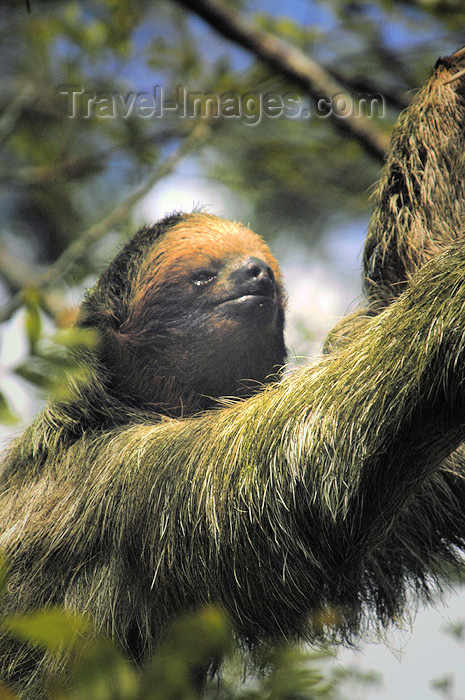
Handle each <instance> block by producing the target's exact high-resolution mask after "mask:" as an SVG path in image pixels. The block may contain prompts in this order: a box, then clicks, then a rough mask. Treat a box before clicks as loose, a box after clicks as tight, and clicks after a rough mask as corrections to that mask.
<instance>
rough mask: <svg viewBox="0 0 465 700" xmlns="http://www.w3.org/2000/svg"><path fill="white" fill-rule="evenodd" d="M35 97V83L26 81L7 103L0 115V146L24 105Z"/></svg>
mask: <svg viewBox="0 0 465 700" xmlns="http://www.w3.org/2000/svg"><path fill="white" fill-rule="evenodd" d="M36 99H37V92H36V88H35V85H33V84H32V83H26V85H25V86H24V87H23V89H22V90H21V92H20V93H19V95H18V96H17V97H16V98H15V99H14V100H13V101H12V102H11V103H10V104H9V105H8V107H7V108H6V109H5V111H4V112H3V114H2V116H1V117H0V148H2V147H3V145H4V144H5V143H6V142H7V141H8V139H9V138H10V136H11V135H12V134H13V133H14V131H15V129H16V125H17V123H18V120H19V118H20V117H21V114H22V113H23V110H24V108H25V107H26V106H28V105H30V104H32V102H34V101H35V100H36Z"/></svg>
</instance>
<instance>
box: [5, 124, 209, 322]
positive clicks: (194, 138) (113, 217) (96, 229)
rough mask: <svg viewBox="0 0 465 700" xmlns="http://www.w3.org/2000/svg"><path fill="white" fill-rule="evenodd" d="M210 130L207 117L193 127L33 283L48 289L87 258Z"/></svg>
mask: <svg viewBox="0 0 465 700" xmlns="http://www.w3.org/2000/svg"><path fill="white" fill-rule="evenodd" d="M209 133H210V129H209V126H208V122H207V121H206V120H204V121H203V122H202V121H199V122H197V124H196V125H195V127H194V128H193V129H192V131H191V132H190V134H189V135H188V136H187V137H186V138H185V139H184V140H183V141H182V143H181V144H180V145H179V147H178V148H177V149H176V151H175V152H174V153H172V154H171V155H170V156H169V157H168V158H166V160H165V161H164V162H163V163H162V164H161V165H160V166H159V167H158V168H157V169H156V170H154V171H153V172H152V173H150V175H149V176H148V177H147V178H146V179H145V180H144V182H142V183H141V184H140V185H139V186H138V187H137V188H136V189H135V190H133V191H132V192H131V194H130V195H128V197H126V199H124V200H123V201H122V202H120V203H119V204H118V205H117V206H116V207H115V208H114V209H112V211H110V213H109V214H107V215H106V216H104V217H103V219H101V220H100V221H97V222H96V223H95V224H93V225H92V226H90V228H88V229H87V231H85V232H84V233H83V234H82V236H80V238H78V239H77V240H75V241H74V242H73V243H71V245H70V246H68V248H67V249H66V250H65V251H64V252H63V253H62V254H61V255H60V257H59V258H58V259H57V260H56V261H55V262H54V263H53V264H52V265H51V266H50V267H49V268H48V269H47V270H46V271H45V272H44V273H43V274H42V275H39V276H38V277H37V278H36V279H35V280H33V279H32V280H30V285H29V286H33V287H36V288H38V289H45V288H47V287H49V286H50V285H52V284H53V283H54V282H56V281H57V280H59V279H61V278H62V277H63V275H64V274H65V273H66V272H67V271H68V270H69V268H70V267H72V265H74V264H75V263H76V262H78V261H79V260H80V259H82V258H83V257H85V255H86V253H87V252H88V250H89V246H91V245H92V244H93V243H95V242H96V241H98V240H99V239H100V238H101V237H102V236H103V235H105V233H107V232H108V231H110V230H111V229H112V228H114V227H115V226H117V225H120V224H121V223H122V222H124V221H125V220H126V219H127V218H128V217H129V215H130V214H131V211H132V209H133V207H134V205H135V204H136V203H137V202H138V201H140V200H141V199H142V197H144V196H145V195H146V194H147V193H148V192H150V190H151V189H152V188H153V187H154V185H155V184H156V183H157V182H159V181H160V180H162V179H163V178H164V177H166V176H167V175H169V174H170V173H171V172H172V171H173V170H174V168H175V167H176V165H177V164H178V163H179V161H180V160H181V159H182V158H184V156H186V155H187V153H189V151H191V150H192V149H193V148H195V147H196V146H198V145H199V144H200V143H203V142H204V141H206V139H207V138H208V135H209ZM22 303H23V293H22V291H21V292H18V293H17V294H15V295H14V296H13V297H12V298H11V299H10V300H9V301H8V303H7V304H6V305H5V306H4V307H3V309H0V323H3V322H4V321H6V320H8V319H9V318H11V316H12V315H13V313H14V312H15V311H16V310H17V309H18V308H19V307H20V306H21V305H22Z"/></svg>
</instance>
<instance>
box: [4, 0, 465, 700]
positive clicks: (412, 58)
mask: <svg viewBox="0 0 465 700" xmlns="http://www.w3.org/2000/svg"><path fill="white" fill-rule="evenodd" d="M211 5H216V6H218V7H220V8H223V9H224V10H225V13H226V14H225V15H223V17H222V20H221V21H219V19H218V17H215V15H214V13H213V15H212V13H211V12H210V14H209V9H210V10H211V7H210V6H211ZM30 8H31V11H30V13H28V12H27V3H26V2H25V1H24V0H3V2H2V4H1V6H0V66H1V69H0V70H1V77H2V80H1V81H0V210H1V229H0V323H1V324H3V327H4V328H6V329H7V331H9V332H11V328H12V324H15V327H18V324H19V325H21V327H22V334H23V337H24V339H25V340H24V347H23V349H22V352H21V353H20V354H21V357H20V358H19V359H16V360H14V361H11V360H10V365H9V367H8V372H6V371H5V369H3V370H2V379H1V380H0V421H3V422H4V423H13V422H14V421H15V419H16V417H15V412H14V410H13V409H12V407H11V401H10V400H9V398H8V396H9V394H8V392H5V391H4V390H3V388H4V385H5V384H6V379H7V374H13V375H14V376H15V377H16V380H17V381H18V382H26V386H30V387H33V386H34V387H37V388H38V389H39V390H40V391H44V392H46V393H47V394H48V395H50V393H52V395H53V394H55V395H58V396H59V397H60V398H63V397H64V396H66V390H67V389H66V387H67V385H68V380H69V378H70V375H71V377H72V378H73V379H75V377H73V372H75V368H74V367H73V365H72V364H71V363H70V361H69V357H68V353H67V351H68V350H69V349H70V348H71V349H73V348H75V347H76V346H78V347H79V346H83V347H89V346H92V343H93V342H95V338H92V337H90V336H88V335H82V334H80V333H78V332H77V331H76V330H74V329H73V328H72V322H73V320H74V319H75V308H76V300H77V299H78V298H79V296H80V295H81V294H82V290H83V289H84V288H85V287H86V286H89V285H91V284H92V281H93V279H94V278H95V275H96V274H97V272H98V271H99V270H100V269H101V268H102V267H103V265H104V264H105V262H107V261H108V260H109V259H110V258H111V256H112V255H113V253H114V252H115V250H116V249H117V248H118V247H119V246H120V245H121V244H122V243H123V242H124V241H125V240H126V239H127V238H128V237H129V236H130V235H131V233H132V232H133V231H134V228H135V226H136V225H137V224H138V223H140V211H139V210H138V206H139V205H140V204H141V202H142V201H143V199H144V197H147V195H150V193H151V192H152V189H153V188H154V187H155V186H156V185H157V184H159V183H160V182H162V181H163V180H164V179H166V178H168V177H169V176H170V175H172V174H173V173H176V172H177V168H178V167H179V165H180V163H182V162H183V160H185V159H186V158H188V162H189V168H190V170H191V172H192V173H196V174H197V177H198V181H199V185H200V183H201V184H202V187H204V186H205V183H207V184H208V182H213V183H215V185H218V184H220V185H222V186H223V187H224V192H225V193H227V195H225V196H227V197H229V198H230V200H231V201H232V202H234V205H233V212H234V214H233V215H234V216H235V217H236V218H238V219H240V218H243V219H245V220H246V221H247V222H248V223H250V226H251V227H252V228H253V229H254V230H256V231H257V232H259V233H261V234H262V235H264V237H265V238H266V239H267V240H268V241H273V240H274V239H275V238H276V237H278V236H281V241H282V236H283V235H285V243H284V247H285V248H288V249H290V250H292V249H293V248H294V246H297V245H299V246H301V245H304V246H306V247H307V248H308V249H312V250H316V249H317V248H318V246H319V245H320V244H321V242H322V241H323V240H324V238H325V236H326V235H327V234H328V233H329V232H331V231H332V230H334V228H336V227H347V228H350V226H352V225H354V224H356V223H357V222H360V220H363V221H364V220H366V218H367V216H368V213H369V190H370V187H371V185H372V184H373V182H374V181H375V180H376V177H377V174H378V172H379V168H380V165H381V162H382V152H381V151H382V149H379V148H378V149H377V150H376V149H373V148H371V147H369V146H368V145H367V141H366V136H367V134H365V136H363V137H360V138H359V137H356V136H354V134H353V133H350V130H349V131H348V130H347V129H346V128H345V126H344V124H342V125H341V121H340V120H339V122H338V121H337V119H331V118H322V117H316V116H315V108H316V104H317V96H316V89H315V87H314V76H313V75H309V85H310V86H309V88H308V89H305V85H306V80H305V78H302V75H301V74H300V75H299V74H297V73H295V71H294V73H293V70H291V68H292V66H291V65H289V66H288V69H286V66H284V68H283V65H278V64H277V63H276V62H273V60H270V58H269V56H268V58H267V56H266V55H265V54H266V51H265V53H264V47H265V48H266V45H267V40H268V39H269V38H270V37H272V38H274V39H279V40H280V42H282V43H280V44H279V46H280V47H281V48H283V47H284V49H285V50H284V54H285V62H286V60H287V58H288V57H289V56H288V54H289V55H290V56H291V57H292V56H294V57H296V58H297V63H299V61H300V63H301V65H302V66H303V69H304V72H305V69H306V66H307V64H305V58H310V59H311V61H312V63H311V66H310V68H311V69H312V70H315V69H321V70H322V71H323V75H324V79H323V83H325V81H326V82H328V81H329V82H328V85H329V84H330V83H331V81H332V83H331V84H336V85H338V86H339V87H340V89H341V91H344V92H345V93H346V94H349V95H350V96H352V98H353V101H354V104H357V103H358V101H359V99H360V96H361V95H362V96H363V95H381V96H382V98H383V102H384V110H383V111H382V113H379V112H377V113H376V114H374V115H372V116H371V118H370V119H369V120H368V123H367V124H366V129H367V133H368V136H369V135H370V133H371V134H372V135H373V138H374V139H375V140H377V142H378V143H379V144H382V143H385V141H386V139H387V138H388V135H389V133H390V130H391V128H392V125H393V124H394V122H395V120H396V119H397V117H398V114H399V112H400V111H401V110H402V109H403V108H404V107H405V106H406V105H407V104H408V103H409V100H410V99H411V95H412V93H413V91H414V90H415V89H416V88H417V87H418V86H419V85H420V84H421V83H422V82H423V80H424V79H425V78H426V76H427V74H428V72H429V70H430V68H431V66H432V64H433V63H434V61H435V60H436V58H437V56H438V55H440V54H444V53H448V52H450V51H452V50H454V49H455V48H457V47H458V46H460V45H461V44H462V43H463V36H464V30H465V2H464V1H463V0H294V1H293V2H292V3H291V2H290V3H283V2H282V1H278V0H269V1H266V0H229V2H226V1H224V2H222V3H209V2H207V1H206V0H197V1H195V0H193V1H192V2H188V1H187V0H185V1H184V2H181V1H178V2H176V1H175V0H157V2H153V1H152V2H149V1H148V0H30ZM244 26H245V27H249V28H251V31H252V32H253V36H252V38H250V36H249V40H247V37H246V36H245V34H246V33H247V32H245V33H244ZM247 41H248V48H244V45H247ZM292 52H294V53H292ZM302 59H303V60H302ZM307 67H308V66H307ZM312 81H313V83H312ZM312 85H313V87H312ZM64 86H65V87H64ZM66 86H67V87H66ZM70 86H71V88H72V89H75V90H76V91H78V92H79V93H80V92H84V93H88V94H89V96H90V97H92V96H93V95H100V96H102V95H107V96H108V95H109V94H116V95H119V96H120V97H121V99H122V101H123V103H124V101H126V104H128V102H127V100H128V99H129V96H130V95H133V94H138V93H141V92H148V93H153V90H154V87H155V86H161V87H162V88H163V91H164V99H165V100H166V102H168V100H169V99H173V98H174V97H175V96H176V94H177V92H176V91H177V89H178V87H179V86H183V87H184V88H185V89H186V90H188V91H191V92H199V93H204V94H209V95H210V94H213V95H224V94H226V93H228V94H235V95H239V96H244V95H247V94H248V93H250V94H252V95H254V96H255V97H256V96H257V95H258V96H259V95H265V94H269V93H274V94H278V95H287V96H292V97H293V98H297V99H298V100H300V101H301V104H302V105H304V106H306V108H307V111H308V112H309V113H310V115H311V118H303V117H302V116H300V117H294V118H291V117H287V118H286V117H279V118H263V119H261V120H259V122H257V123H255V124H253V125H252V124H251V123H246V122H247V120H246V119H235V118H228V117H224V116H223V117H219V118H214V117H211V116H210V117H209V118H200V119H197V120H195V119H186V118H181V117H180V116H179V114H176V113H175V112H174V111H168V110H167V111H165V113H164V115H163V118H157V117H151V118H143V117H141V116H137V115H135V114H134V113H132V114H130V115H129V116H127V117H124V116H121V115H120V116H114V117H113V116H111V115H108V112H107V114H106V116H105V114H104V113H103V112H104V110H101V113H100V114H98V113H97V112H98V110H97V112H96V111H95V109H94V110H91V114H90V116H89V117H87V116H86V114H85V113H84V112H82V113H80V114H77V115H76V116H75V117H74V118H70V116H69V104H67V98H66V95H65V94H63V91H64V90H69V89H70ZM249 121H250V120H249ZM199 189H202V188H200V187H199ZM192 203H193V205H194V204H196V203H198V195H197V194H196V191H195V189H194V191H193V192H192ZM225 206H226V205H225ZM226 209H227V206H226ZM220 213H221V212H220ZM226 215H228V216H231V214H230V213H229V211H226ZM282 247H283V246H282ZM304 332H305V330H304ZM2 338H3V339H4V343H5V342H7V343H8V342H11V341H9V340H8V339H9V338H11V336H9V335H8V333H7V334H6V335H5V333H3V334H2ZM5 338H6V341H5ZM78 379H82V377H78ZM18 386H19V385H18ZM10 393H11V392H10ZM41 614H42V615H43V616H44V617H42V618H40V619H39V624H36V623H37V621H32V620H30V621H29V622H26V626H25V627H24V625H23V627H22V628H21V624H20V623H18V621H16V626H15V621H11V620H10V621H9V622H8V621H6V622H4V624H10V623H11V624H10V629H11V633H12V634H13V635H15V634H16V635H17V636H18V635H19V637H20V638H24V636H25V638H26V639H28V640H33V641H34V643H39V644H45V646H47V648H50V649H54V648H55V646H56V644H57V643H58V642H59V643H66V639H68V641H69V634H71V637H72V633H70V631H69V624H70V623H69V621H67V620H66V619H64V617H63V614H61V616H62V617H61V618H60V613H59V612H57V611H50V612H48V613H41ZM202 615H203V617H202ZM47 616H49V618H50V619H48V618H47ZM53 616H55V617H53ZM57 616H58V617H57ZM52 618H53V619H52ZM18 624H19V627H18ZM72 624H74V623H72ZM86 624H88V623H86ZM179 624H180V625H181V627H179V628H176V629H175V631H174V632H173V635H174V636H172V637H170V638H169V639H168V640H167V643H166V646H165V648H164V649H162V650H161V652H160V655H159V656H158V657H157V660H154V662H153V664H152V665H149V667H148V669H147V671H146V674H141V675H139V674H136V672H135V671H134V670H133V669H132V668H130V667H128V665H127V663H126V662H125V661H124V660H123V659H121V658H120V657H119V655H118V653H117V651H116V650H115V649H114V648H113V647H111V645H109V643H108V642H107V641H106V640H97V641H94V642H93V643H92V645H91V646H90V647H89V648H88V650H87V651H85V652H84V651H82V649H81V650H80V652H79V653H78V654H76V658H79V659H80V661H79V662H78V661H76V669H75V690H74V691H67V690H64V689H63V688H58V689H57V691H56V697H92V698H158V697H167V698H168V697H173V698H174V697H176V698H191V697H197V696H196V695H195V693H194V690H193V689H192V686H191V685H190V683H189V681H188V680H186V678H187V679H188V678H189V674H190V673H191V671H190V670H189V669H191V668H192V667H195V665H196V664H197V663H198V662H199V659H198V658H197V657H196V654H197V653H204V652H205V650H206V649H207V651H208V650H209V653H211V652H212V650H213V651H215V652H218V653H219V652H224V651H226V652H227V656H228V659H229V661H228V665H227V669H229V671H227V672H225V675H224V679H223V682H222V684H221V685H220V686H218V684H217V683H216V682H215V684H212V686H211V687H209V688H208V689H207V691H206V695H205V696H206V697H216V698H246V697H247V698H276V699H278V698H283V699H284V698H318V697H325V698H328V699H329V700H330V699H332V698H334V699H336V698H339V697H343V696H344V688H345V684H346V683H347V682H349V681H350V682H352V681H355V682H358V681H360V682H361V684H362V685H363V684H364V682H365V681H367V682H371V680H373V679H371V678H365V677H363V678H358V677H357V674H355V672H354V673H352V672H350V671H348V672H347V673H346V672H344V671H342V670H341V669H339V670H335V669H334V668H333V670H331V671H328V673H327V674H326V675H325V673H323V672H322V673H320V671H321V669H322V668H324V665H325V658H326V657H325V655H324V654H319V653H313V654H306V655H304V656H302V654H301V652H299V651H296V650H290V649H287V648H285V649H281V650H277V651H275V652H273V654H274V655H273V656H272V657H270V659H269V660H268V661H269V666H270V669H271V677H270V678H271V680H269V679H268V680H267V679H260V678H258V677H254V678H253V679H252V680H251V681H250V682H249V684H248V685H247V686H246V689H245V690H243V689H242V690H240V689H239V685H240V682H239V681H240V680H241V678H242V670H238V669H239V667H240V664H239V662H238V657H237V650H236V651H234V650H233V646H231V639H232V637H231V631H230V629H229V626H228V623H227V620H225V618H224V617H223V615H222V613H221V612H220V611H215V610H207V611H204V612H202V613H200V616H199V617H198V618H196V619H194V620H192V619H189V620H188V621H187V622H186V621H184V622H180V623H179ZM82 625H84V626H85V624H84V622H82ZM182 625H185V627H182ZM199 625H200V628H201V633H200V632H199ZM78 628H79V629H81V627H79V625H78ZM21 629H22V631H21ZM37 629H42V630H48V632H44V635H45V636H44V638H43V639H39V640H37V638H36V637H34V634H36V630H37ZM73 629H74V628H73ZM180 629H182V630H183V631H182V632H180V631H179V630H180ZM50 630H51V631H50ZM193 630H194V632H195V635H194V639H195V644H193V643H192V634H194V633H193ZM21 635H23V637H21ZM47 635H48V637H47ZM67 635H68V637H67ZM176 635H178V637H176ZM84 637H85V634H84ZM79 639H80V633H79V634H78V633H77V632H76V639H74V638H73V639H72V642H70V643H73V644H77V645H79ZM175 639H176V640H178V641H176V642H174V641H173V640H175ZM179 639H181V641H179ZM199 639H201V640H202V643H201V645H200V647H201V648H200V649H199V648H198V642H199ZM57 640H58V641H57ZM60 640H61V641H60ZM170 645H171V646H170ZM173 648H177V649H178V650H179V649H181V654H180V655H179V654H177V656H176V658H177V661H176V664H178V666H176V664H175V665H174V667H173V665H172V664H173ZM89 649H90V650H89ZM170 668H176V669H177V674H175V675H176V677H173V675H171V676H170V678H171V680H170V679H169V678H168V675H169V673H171V672H170V671H169V669H170ZM228 673H229V675H228ZM154 679H156V683H155V681H154ZM154 683H155V685H154ZM170 683H171V684H174V685H172V686H170ZM176 683H178V684H180V686H179V688H177V687H176ZM441 683H442V685H441ZM163 684H168V685H163ZM186 684H187V685H186ZM154 687H155V688H156V687H159V688H168V690H166V693H165V694H164V695H163V694H160V693H158V694H157V691H156V690H154ZM447 687H448V686H447V679H445V680H444V682H443V681H442V680H439V681H438V689H439V691H441V692H442V693H443V694H444V693H445V692H447ZM76 688H77V690H76ZM444 689H445V690H444ZM160 692H161V691H160ZM163 692H164V691H163ZM76 693H77V695H76ZM170 693H171V694H170ZM2 697H5V698H6V697H9V695H8V691H6V690H4V689H0V698H2ZM346 697H352V698H353V697H355V695H354V691H353V690H352V691H351V692H350V693H349V694H348V695H346Z"/></svg>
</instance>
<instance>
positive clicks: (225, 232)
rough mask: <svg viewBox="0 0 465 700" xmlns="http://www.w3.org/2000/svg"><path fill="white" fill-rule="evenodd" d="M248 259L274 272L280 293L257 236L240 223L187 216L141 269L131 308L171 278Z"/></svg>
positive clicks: (271, 260) (270, 258)
mask: <svg viewBox="0 0 465 700" xmlns="http://www.w3.org/2000/svg"><path fill="white" fill-rule="evenodd" d="M247 256H257V257H260V258H262V259H263V260H264V261H265V262H266V263H267V264H268V265H269V266H270V267H271V269H272V270H273V274H274V275H275V279H276V282H277V284H278V287H279V290H281V289H282V276H281V271H280V269H279V266H278V263H277V262H276V260H275V258H274V257H273V255H272V253H271V251H270V249H269V248H268V246H267V244H266V243H265V241H264V240H263V239H262V238H261V237H260V236H258V235H257V234H256V233H254V232H253V231H251V230H250V229H248V228H247V227H246V226H244V225H243V224H241V223H237V222H233V221H227V220H226V219H221V218H220V217H218V216H214V215H212V214H203V213H197V214H186V215H185V217H183V219H182V221H180V222H179V223H178V224H176V225H175V226H173V227H172V228H170V229H169V230H168V231H167V232H166V233H165V234H164V235H163V236H162V237H161V238H160V239H159V241H157V243H156V244H155V246H154V248H153V250H152V252H151V254H150V255H149V256H148V257H147V260H146V262H145V264H144V265H143V266H142V267H141V270H140V272H139V274H138V277H137V280H136V284H135V289H134V296H133V304H134V306H135V307H137V306H138V305H139V304H140V303H141V301H142V298H143V297H145V295H146V294H147V291H148V290H149V289H150V290H151V293H153V292H154V291H156V290H157V289H158V288H161V287H163V286H164V285H165V283H166V281H167V280H168V279H170V278H172V277H175V278H176V277H178V276H183V275H186V274H188V273H189V272H190V271H194V270H195V269H198V268H202V267H208V266H209V265H211V264H214V263H215V262H219V261H227V260H228V259H234V258H238V257H239V258H240V257H247ZM281 301H282V299H281Z"/></svg>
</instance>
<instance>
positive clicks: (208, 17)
mask: <svg viewBox="0 0 465 700" xmlns="http://www.w3.org/2000/svg"><path fill="white" fill-rule="evenodd" d="M175 1H176V2H178V3H179V4H180V5H182V6H183V7H185V9H186V10H189V11H192V12H195V13H196V14H197V15H199V16H200V17H202V19H204V20H205V21H206V22H207V23H208V24H209V25H210V26H211V27H213V29H215V30H216V31H217V32H219V33H220V34H222V35H223V36H225V37H226V38H227V39H231V40H232V41H233V42H235V43H236V44H239V45H240V46H242V47H243V48H245V49H247V50H248V51H251V52H252V53H253V54H254V55H255V56H256V57H257V58H259V59H260V60H262V61H263V62H264V63H266V64H267V65H268V66H270V67H272V68H274V69H275V70H278V71H279V72H280V73H281V74H282V75H284V76H286V77H287V78H288V79H290V80H292V81H293V82H294V83H296V84H297V85H299V86H300V87H301V88H302V89H304V90H305V92H306V93H308V94H309V95H310V96H311V97H313V98H324V99H326V100H327V101H328V102H329V104H331V105H332V106H333V109H332V110H331V113H330V115H329V118H330V119H332V120H333V122H334V124H335V126H336V127H337V128H338V129H339V130H340V131H343V132H345V133H348V134H350V135H351V136H352V137H353V138H355V139H356V140H357V141H358V142H359V143H360V144H361V145H362V147H363V149H364V150H365V151H366V152H367V153H369V154H370V155H372V156H375V157H376V158H377V159H378V160H380V161H383V160H384V155H385V152H386V149H387V145H388V143H389V136H388V134H385V133H384V131H382V130H381V129H379V128H378V127H377V126H376V124H374V123H370V121H369V119H367V118H366V117H365V116H362V115H360V116H359V115H355V114H352V113H349V114H347V115H344V116H342V115H338V114H337V111H336V110H335V109H334V106H335V102H336V98H340V99H342V100H345V102H346V104H349V105H350V104H353V102H354V100H353V98H352V96H351V95H350V94H349V93H347V92H345V91H344V89H343V88H342V87H341V85H340V84H339V83H337V82H336V81H335V80H333V78H331V76H330V75H329V73H328V72H327V71H326V70H325V69H324V68H323V67H322V66H321V65H320V64H319V63H317V61H315V60H314V59H312V58H310V57H309V56H306V55H305V54H303V53H302V52H301V51H299V50H297V49H295V48H294V47H292V46H290V45H289V44H286V43H285V42H284V41H282V40H281V39H279V38H278V37H276V36H274V35H273V34H271V33H270V32H267V31H265V30H261V29H256V28H253V27H251V26H250V24H248V23H247V22H246V20H244V19H242V18H241V17H240V16H239V14H237V13H236V12H235V11H234V10H232V9H231V8H230V7H226V6H225V5H224V4H223V3H221V2H219V1H217V0H215V2H213V1H212V0H175Z"/></svg>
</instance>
